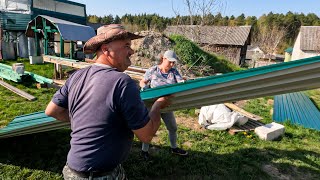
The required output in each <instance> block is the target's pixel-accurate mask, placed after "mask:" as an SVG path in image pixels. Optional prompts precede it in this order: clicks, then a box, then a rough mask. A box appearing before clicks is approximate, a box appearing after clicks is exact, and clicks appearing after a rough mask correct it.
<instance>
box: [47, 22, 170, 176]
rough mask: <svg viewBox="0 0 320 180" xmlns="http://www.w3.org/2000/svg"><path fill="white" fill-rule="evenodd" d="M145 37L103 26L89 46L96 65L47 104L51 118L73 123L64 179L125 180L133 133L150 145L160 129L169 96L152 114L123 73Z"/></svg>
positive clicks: (82, 71) (87, 49) (78, 74)
mask: <svg viewBox="0 0 320 180" xmlns="http://www.w3.org/2000/svg"><path fill="white" fill-rule="evenodd" d="M140 37H141V36H138V35H135V34H132V33H130V32H128V31H126V30H125V29H124V27H123V26H121V25H119V24H112V25H106V26H102V27H100V28H99V29H98V33H97V35H96V36H94V37H92V38H91V39H89V40H88V41H87V42H86V44H85V45H84V52H85V53H96V55H97V60H96V63H95V64H93V65H92V66H89V67H87V68H83V69H80V70H78V71H76V72H75V73H73V74H72V75H71V76H70V78H69V79H68V80H67V81H66V83H65V85H64V86H62V87H61V89H60V90H58V91H57V92H56V93H55V95H54V96H53V98H52V100H51V102H50V103H49V104H48V106H47V108H46V111H45V113H46V114H47V115H48V116H52V117H54V118H56V119H58V120H61V121H70V122H71V130H72V132H71V141H70V144H71V148H70V150H69V153H68V157H67V164H66V166H65V167H64V168H63V175H64V178H65V179H125V174H124V170H123V168H122V166H121V163H122V162H123V161H124V160H125V159H126V158H127V156H128V154H129V151H130V148H131V144H132V140H133V134H135V135H136V136H137V137H138V139H139V140H141V141H142V142H145V143H149V142H150V141H151V139H152V138H153V136H154V134H155V132H156V131H157V130H158V128H159V126H160V109H162V108H165V107H166V106H168V105H169V103H170V100H169V99H170V98H169V97H161V98H159V99H157V100H156V101H155V103H154V104H153V106H152V107H151V109H150V111H149V112H148V110H147V108H146V107H145V106H144V103H143V101H142V100H141V98H140V93H139V89H138V87H137V85H136V84H135V82H134V81H133V80H132V79H131V78H130V77H129V76H128V75H126V74H124V73H122V72H123V71H125V70H126V69H127V68H128V66H130V65H131V62H130V56H131V55H132V54H133V53H134V52H133V50H132V49H131V47H130V46H131V40H132V39H137V38H140Z"/></svg>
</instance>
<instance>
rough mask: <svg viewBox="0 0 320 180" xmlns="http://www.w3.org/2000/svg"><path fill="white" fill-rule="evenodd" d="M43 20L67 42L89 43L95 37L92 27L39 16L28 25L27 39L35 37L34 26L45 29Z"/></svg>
mask: <svg viewBox="0 0 320 180" xmlns="http://www.w3.org/2000/svg"><path fill="white" fill-rule="evenodd" d="M42 18H44V19H46V23H47V26H51V27H55V28H57V30H58V31H59V33H60V35H61V37H62V39H63V40H65V41H68V40H69V41H87V40H89V39H90V38H91V37H93V36H95V31H94V29H93V28H92V27H90V26H85V25H82V24H77V23H73V22H70V21H65V20H62V19H58V18H53V17H50V16H45V15H38V16H37V17H35V18H34V19H33V20H31V21H30V22H29V24H28V27H27V30H26V36H27V37H34V31H33V29H31V27H32V26H34V25H35V24H37V28H40V29H43V24H42Z"/></svg>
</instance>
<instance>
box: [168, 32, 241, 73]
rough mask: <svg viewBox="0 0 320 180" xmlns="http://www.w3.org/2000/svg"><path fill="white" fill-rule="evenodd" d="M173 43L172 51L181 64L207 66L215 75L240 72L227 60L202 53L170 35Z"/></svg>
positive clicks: (188, 41)
mask: <svg viewBox="0 0 320 180" xmlns="http://www.w3.org/2000/svg"><path fill="white" fill-rule="evenodd" d="M170 39H171V40H172V41H174V42H175V46H174V50H175V52H176V53H177V55H178V56H179V57H180V60H181V61H182V63H184V64H187V65H188V66H189V67H191V66H200V65H207V66H210V67H211V68H213V69H214V72H215V73H227V72H233V71H238V70H241V68H240V67H238V66H236V65H234V64H232V63H231V62H229V61H228V60H226V59H225V58H222V57H218V56H216V55H213V54H210V53H207V52H205V51H203V50H202V49H201V48H200V47H199V46H198V45H196V44H195V43H193V42H191V41H190V40H188V39H186V38H185V37H183V36H181V35H171V36H170Z"/></svg>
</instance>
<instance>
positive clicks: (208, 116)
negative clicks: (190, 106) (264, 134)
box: [198, 104, 248, 130]
mask: <svg viewBox="0 0 320 180" xmlns="http://www.w3.org/2000/svg"><path fill="white" fill-rule="evenodd" d="M247 121H248V118H247V117H245V116H242V115H240V114H239V113H238V112H235V111H234V112H232V111H231V110H230V109H229V108H227V107H226V106H225V105H224V104H218V105H211V106H203V107H201V109H200V114H199V121H198V122H199V124H200V125H202V126H205V127H206V129H210V130H226V129H228V128H230V127H232V126H233V125H234V124H237V125H240V126H241V125H243V124H245V123H246V122H247Z"/></svg>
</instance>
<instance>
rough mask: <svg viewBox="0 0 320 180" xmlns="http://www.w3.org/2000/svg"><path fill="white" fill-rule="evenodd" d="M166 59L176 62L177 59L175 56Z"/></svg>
mask: <svg viewBox="0 0 320 180" xmlns="http://www.w3.org/2000/svg"><path fill="white" fill-rule="evenodd" d="M167 59H168V61H170V62H178V59H175V58H167Z"/></svg>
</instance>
